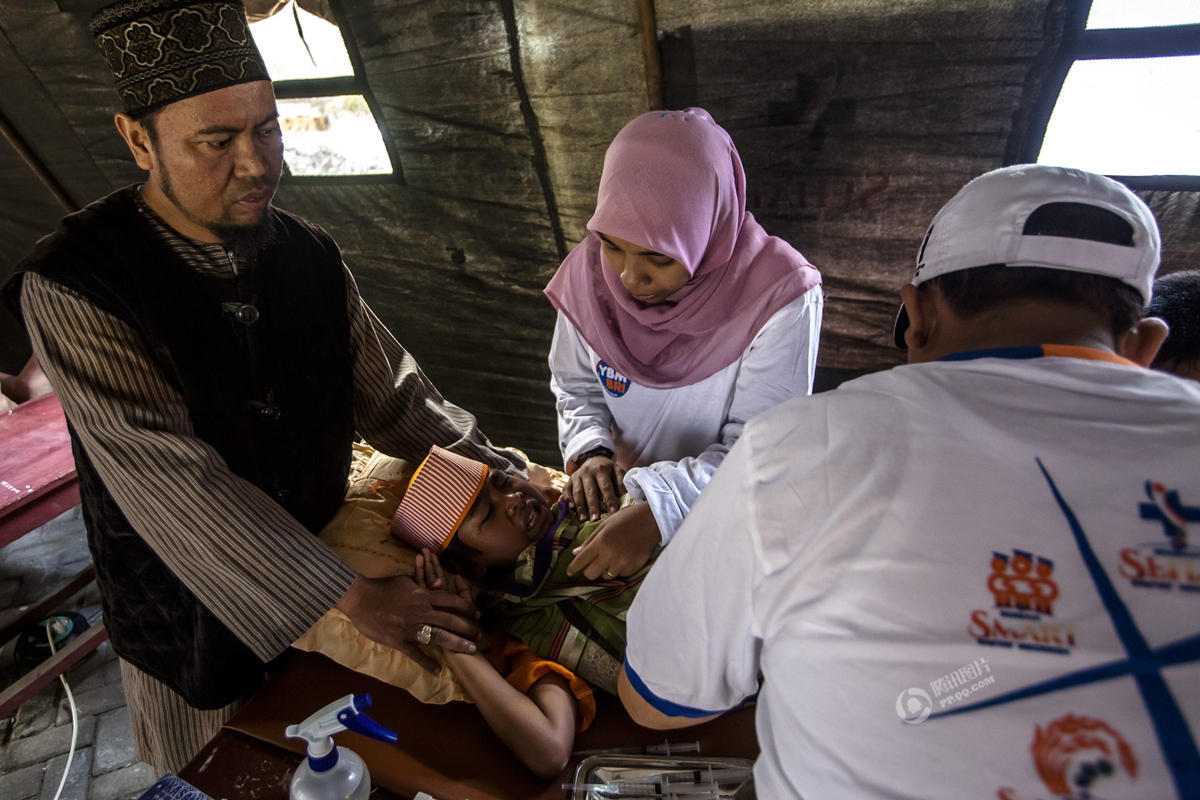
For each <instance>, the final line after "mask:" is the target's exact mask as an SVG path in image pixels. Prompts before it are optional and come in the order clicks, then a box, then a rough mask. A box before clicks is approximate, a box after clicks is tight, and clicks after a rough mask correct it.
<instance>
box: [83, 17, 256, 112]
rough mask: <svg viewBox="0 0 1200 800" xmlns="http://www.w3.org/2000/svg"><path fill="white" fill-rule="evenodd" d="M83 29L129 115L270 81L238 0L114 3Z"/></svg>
mask: <svg viewBox="0 0 1200 800" xmlns="http://www.w3.org/2000/svg"><path fill="white" fill-rule="evenodd" d="M89 27H90V28H91V31H92V36H94V37H96V42H97V44H99V45H100V50H101V51H102V52H103V53H104V58H105V59H106V60H107V61H108V66H109V67H110V68H111V69H112V71H113V75H114V76H116V80H117V91H118V92H119V93H120V95H121V100H122V101H123V102H124V104H125V111H126V112H128V113H129V114H134V115H136V114H138V113H142V112H147V111H153V110H154V109H157V108H161V107H162V106H165V105H167V104H168V103H174V102H175V101H177V100H183V99H184V98H185V97H192V96H194V95H198V94H204V93H205V92H211V91H213V90H215V89H223V88H225V87H226V86H234V85H236V84H239V83H249V82H250V81H269V80H271V76H270V75H268V74H267V65H266V64H265V63H264V62H263V59H262V55H260V54H259V52H258V48H257V47H256V46H255V44H254V39H253V38H252V37H251V36H250V27H249V24H248V23H247V22H246V12H245V10H244V9H243V8H242V4H241V2H239V1H238V0H121V2H118V3H113V4H112V5H108V6H105V7H104V8H102V9H100V10H99V11H97V12H96V13H95V15H93V16H92V21H91V24H90V26H89Z"/></svg>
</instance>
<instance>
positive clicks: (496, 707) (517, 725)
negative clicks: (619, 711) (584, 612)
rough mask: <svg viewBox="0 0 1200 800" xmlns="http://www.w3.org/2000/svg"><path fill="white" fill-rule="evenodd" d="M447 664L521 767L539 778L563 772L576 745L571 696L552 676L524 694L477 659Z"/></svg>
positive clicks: (452, 656)
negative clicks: (519, 760) (517, 759)
mask: <svg viewBox="0 0 1200 800" xmlns="http://www.w3.org/2000/svg"><path fill="white" fill-rule="evenodd" d="M446 661H447V663H448V664H449V665H450V668H451V669H453V670H454V673H455V674H456V675H457V676H458V679H459V680H460V681H461V682H462V685H463V688H464V689H466V691H467V694H469V695H470V696H471V699H472V700H474V701H475V705H477V706H478V707H479V711H480V713H481V714H483V718H484V719H485V720H487V723H488V725H489V726H491V728H492V730H493V731H495V732H496V735H497V736H499V737H500V739H501V741H503V742H504V743H505V744H506V745H507V746H508V748H509V749H510V750H512V751H513V753H514V754H515V755H516V756H517V758H519V759H521V762H522V763H523V764H525V766H527V767H529V769H530V770H532V771H533V772H535V773H536V774H537V775H538V776H540V777H542V778H553V777H555V776H557V775H558V774H559V773H561V772H562V771H563V769H564V768H565V767H566V766H567V761H568V759H569V758H570V757H571V747H572V745H573V744H574V743H575V715H576V703H575V696H574V695H573V694H572V693H571V689H570V686H569V685H568V684H567V681H566V679H565V678H563V677H562V676H560V675H557V674H554V673H550V674H547V675H544V676H543V677H542V678H540V679H539V680H538V681H537V683H535V684H534V685H533V686H532V687H530V689H529V694H528V695H526V694H524V693H522V692H520V691H518V690H517V689H516V688H515V687H513V686H512V685H511V684H510V683H509V682H508V681H506V680H505V679H504V676H502V675H501V674H500V673H499V672H497V671H496V668H495V667H493V666H492V665H491V663H489V662H488V660H487V659H486V658H484V657H483V656H481V655H479V654H475V655H465V654H463V653H450V652H447V653H446Z"/></svg>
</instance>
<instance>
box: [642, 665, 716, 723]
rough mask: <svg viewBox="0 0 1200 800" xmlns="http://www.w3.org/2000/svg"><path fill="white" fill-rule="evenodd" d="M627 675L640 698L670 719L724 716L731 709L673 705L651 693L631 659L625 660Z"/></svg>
mask: <svg viewBox="0 0 1200 800" xmlns="http://www.w3.org/2000/svg"><path fill="white" fill-rule="evenodd" d="M625 675H626V676H627V677H628V678H629V685H630V686H632V687H633V690H634V691H635V692H637V693H638V695H639V696H641V698H642V699H643V700H645V701H646V702H647V703H649V704H650V705H651V706H652V707H653V708H654V709H655V710H656V711H658V712H660V713H662V714H666V715H667V716H668V717H689V718H692V719H695V718H697V717H711V716H712V715H714V714H722V713H724V712H725V711H728V710H729V709H724V708H723V709H720V710H718V711H706V710H705V709H703V708H692V707H691V706H685V705H680V704H679V703H672V702H671V701H670V700H664V699H663V698H661V697H659V696H658V695H656V694H655V693H654V692H652V691H650V687H649V686H647V685H646V682H645V681H643V680H642V678H641V676H640V675H638V674H637V671H636V670H634V668H633V665H632V664H630V663H629V659H625Z"/></svg>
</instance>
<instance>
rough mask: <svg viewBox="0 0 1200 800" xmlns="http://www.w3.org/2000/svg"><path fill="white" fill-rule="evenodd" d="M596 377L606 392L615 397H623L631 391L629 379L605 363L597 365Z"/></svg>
mask: <svg viewBox="0 0 1200 800" xmlns="http://www.w3.org/2000/svg"><path fill="white" fill-rule="evenodd" d="M596 377H597V378H599V379H600V385H601V386H603V387H604V391H606V392H608V393H609V394H611V395H612V396H613V397H621V396H622V395H624V394H625V393H626V392H628V391H629V378H626V377H625V376H624V375H622V374H621V373H619V372H617V371H616V370H615V369H613V368H612V367H610V366H609V365H608V364H606V363H604V362H603V361H601V362H599V363H598V364H596Z"/></svg>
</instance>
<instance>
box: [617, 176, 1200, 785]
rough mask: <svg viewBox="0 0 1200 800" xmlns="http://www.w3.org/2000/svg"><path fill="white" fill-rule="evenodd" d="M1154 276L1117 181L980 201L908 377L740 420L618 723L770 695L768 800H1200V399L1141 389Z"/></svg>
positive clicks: (680, 537) (661, 588) (948, 217)
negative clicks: (1144, 314)
mask: <svg viewBox="0 0 1200 800" xmlns="http://www.w3.org/2000/svg"><path fill="white" fill-rule="evenodd" d="M1158 262H1159V235H1158V229H1157V226H1156V224H1155V221H1154V218H1153V216H1152V214H1151V212H1150V210H1149V209H1148V208H1147V207H1146V206H1145V204H1144V203H1143V202H1142V201H1141V200H1140V199H1138V198H1137V197H1136V196H1135V195H1134V194H1133V193H1132V192H1130V191H1129V190H1128V189H1126V188H1125V187H1124V186H1122V185H1120V184H1118V183H1116V182H1115V181H1112V180H1109V179H1107V178H1104V177H1101V176H1098V175H1093V174H1089V173H1085V172H1081V171H1078V170H1070V169H1062V168H1057V167H1048V166H1036V165H1022V166H1015V167H1008V168H1004V169H999V170H995V171H993V172H989V173H987V174H985V175H983V176H981V177H979V178H977V179H975V180H974V181H972V182H971V183H969V184H967V186H965V187H964V188H963V189H962V190H961V191H960V192H959V193H958V194H957V195H955V197H954V198H953V199H951V200H950V202H949V203H947V204H946V206H945V207H944V208H942V210H941V211H940V212H939V213H938V214H937V216H935V217H934V219H933V222H932V224H931V225H930V227H929V231H928V233H927V235H926V237H925V241H924V243H923V244H922V245H921V249H920V254H919V255H918V258H917V271H916V275H915V276H914V277H913V280H912V283H911V285H908V286H905V287H904V288H903V289H902V290H901V298H902V299H903V301H904V310H903V311H902V313H901V316H900V318H899V319H898V321H897V340H898V342H900V343H902V346H906V347H907V350H908V357H909V362H910V363H909V364H908V365H906V366H901V367H896V368H894V369H891V370H887V371H884V372H880V373H876V374H873V375H868V376H865V377H862V378H859V379H857V380H854V381H850V382H848V383H845V384H843V385H842V386H841V387H839V389H838V390H836V391H834V392H829V393H826V394H822V395H817V396H814V397H812V398H802V399H798V400H796V401H789V402H787V403H785V404H783V405H781V406H778V407H777V408H775V409H773V410H771V411H769V412H767V413H765V414H763V415H762V416H760V417H759V418H757V419H756V420H754V421H752V422H751V423H750V424H749V425H748V426H747V428H746V432H745V433H744V434H743V436H742V438H741V440H739V442H738V444H737V446H736V447H734V448H733V450H732V451H731V452H730V454H729V456H728V458H727V459H726V461H725V463H724V465H723V466H722V467H721V469H720V471H719V472H718V473H717V475H716V477H715V478H714V479H713V481H712V483H711V484H710V485H709V487H708V488H707V489H706V491H705V493H704V494H703V495H702V496H701V498H700V501H699V502H698V503H697V505H696V507H695V508H694V509H693V511H692V513H691V514H690V515H689V517H688V519H687V520H686V521H685V522H684V525H683V527H682V528H681V529H680V530H679V532H678V534H676V537H675V540H674V542H673V543H672V545H671V547H670V548H668V549H667V550H666V551H665V552H664V553H663V555H662V556H661V557H660V559H659V561H658V563H657V564H656V565H655V567H654V568H653V569H652V570H651V572H650V575H649V576H648V578H647V580H646V582H645V584H644V585H643V588H642V590H641V593H640V594H639V595H638V597H637V599H636V600H635V601H634V605H633V607H632V609H631V610H630V613H629V620H628V632H629V648H628V650H627V653H626V661H625V667H624V672H623V677H622V684H621V694H622V699H623V700H624V702H625V705H626V708H628V709H629V710H630V712H631V713H632V714H633V716H634V718H635V719H637V720H639V721H640V722H642V723H644V724H647V725H651V726H656V727H673V726H680V725H687V724H691V723H694V722H696V721H698V720H700V719H703V718H705V717H707V716H711V715H712V714H715V713H720V712H721V711H723V710H725V709H728V708H730V707H732V706H736V705H738V704H739V703H740V702H741V701H742V700H744V699H746V698H748V697H752V696H754V695H755V694H756V693H757V702H758V712H757V726H758V738H759V742H760V745H761V748H762V754H761V756H760V758H759V760H758V762H757V764H756V766H755V781H756V785H757V789H758V794H759V796H761V797H771V798H783V797H805V798H814V797H815V798H822V800H831V799H832V800H837V799H838V798H862V797H887V798H922V800H927V799H929V798H955V799H957V798H963V797H972V798H1000V799H1001V800H1018V798H1051V797H1055V798H1058V797H1093V796H1103V797H1106V798H1134V797H1138V798H1146V797H1155V798H1176V797H1177V798H1185V797H1187V798H1192V797H1198V796H1200V754H1198V753H1197V744H1196V742H1197V733H1200V537H1197V535H1196V534H1197V532H1198V531H1200V527H1198V526H1197V523H1198V522H1200V390H1198V389H1197V388H1195V387H1194V386H1191V385H1188V384H1187V383H1186V382H1183V381H1178V380H1175V379H1173V378H1171V377H1170V376H1166V375H1162V374H1159V373H1156V372H1152V371H1150V370H1148V369H1145V368H1144V367H1145V366H1146V365H1147V364H1149V362H1150V360H1151V359H1152V358H1153V356H1154V353H1155V351H1156V349H1157V347H1158V345H1159V344H1160V343H1161V340H1162V338H1163V335H1164V334H1165V326H1164V325H1163V324H1162V323H1161V321H1159V320H1152V319H1151V320H1142V319H1141V311H1142V308H1143V307H1144V306H1145V304H1146V302H1147V301H1148V300H1149V297H1150V287H1151V282H1152V280H1153V278H1154V273H1155V270H1156V269H1157V266H1158ZM760 676H761V678H762V682H761V685H760Z"/></svg>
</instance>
